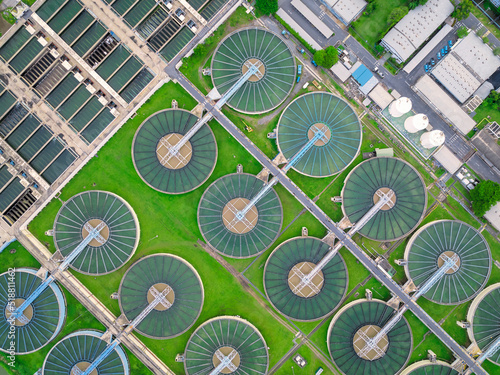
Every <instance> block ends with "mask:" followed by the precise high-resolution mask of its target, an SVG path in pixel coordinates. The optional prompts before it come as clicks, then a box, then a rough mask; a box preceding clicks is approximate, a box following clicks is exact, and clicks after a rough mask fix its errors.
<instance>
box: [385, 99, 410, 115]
mask: <svg viewBox="0 0 500 375" xmlns="http://www.w3.org/2000/svg"><path fill="white" fill-rule="evenodd" d="M410 111H411V100H410V99H408V98H406V97H404V96H403V97H401V98H399V99H397V100H394V101H393V102H392V103H391V104H390V105H389V113H390V114H391V116H392V117H401V116H403V115H404V114H405V113H408V112H410Z"/></svg>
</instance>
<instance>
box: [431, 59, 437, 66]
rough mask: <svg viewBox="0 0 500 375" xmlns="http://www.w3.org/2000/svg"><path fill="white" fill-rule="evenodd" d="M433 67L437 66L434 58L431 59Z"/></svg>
mask: <svg viewBox="0 0 500 375" xmlns="http://www.w3.org/2000/svg"><path fill="white" fill-rule="evenodd" d="M431 65H432V66H434V65H436V60H434V58H432V59H431Z"/></svg>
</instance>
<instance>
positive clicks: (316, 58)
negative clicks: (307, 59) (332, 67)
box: [314, 49, 326, 66]
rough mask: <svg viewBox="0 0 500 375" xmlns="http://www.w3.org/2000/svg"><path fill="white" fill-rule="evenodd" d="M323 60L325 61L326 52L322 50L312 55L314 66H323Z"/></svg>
mask: <svg viewBox="0 0 500 375" xmlns="http://www.w3.org/2000/svg"><path fill="white" fill-rule="evenodd" d="M325 59H326V52H325V50H324V49H320V50H319V51H316V53H315V54H314V61H316V64H318V65H321V66H324V65H325Z"/></svg>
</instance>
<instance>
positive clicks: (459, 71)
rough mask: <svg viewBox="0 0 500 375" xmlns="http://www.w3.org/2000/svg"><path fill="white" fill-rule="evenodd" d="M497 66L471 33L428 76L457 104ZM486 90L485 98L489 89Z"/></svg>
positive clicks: (499, 60) (489, 51) (487, 48)
mask: <svg viewBox="0 0 500 375" xmlns="http://www.w3.org/2000/svg"><path fill="white" fill-rule="evenodd" d="M498 67H500V58H499V57H498V56H495V55H494V54H493V50H492V49H491V47H490V46H488V45H487V44H485V43H484V42H483V41H482V39H481V38H480V37H479V36H478V35H476V34H475V33H473V32H471V33H469V35H467V36H466V37H465V38H463V39H461V40H459V42H458V43H457V44H455V45H454V46H453V48H452V50H451V51H450V53H448V55H446V56H445V57H444V59H442V60H441V61H440V62H438V64H437V65H436V67H435V68H434V69H432V71H431V74H432V75H433V76H434V78H436V80H437V81H438V82H439V83H441V85H443V86H444V87H445V88H446V89H447V90H448V91H449V92H450V93H451V94H452V95H453V96H454V97H455V98H456V99H457V100H458V101H459V102H460V103H464V102H465V101H467V99H469V98H470V97H471V95H473V94H474V93H475V92H476V91H477V90H478V89H479V87H480V86H481V85H482V84H483V83H484V82H485V81H486V80H487V79H488V78H489V77H490V76H491V75H492V74H493V73H494V72H495V71H496V70H497V69H498ZM491 88H493V86H491ZM486 91H487V92H486V96H487V95H488V94H489V90H486ZM482 96H484V95H482ZM482 99H484V98H482Z"/></svg>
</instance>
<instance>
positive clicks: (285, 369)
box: [275, 345, 333, 375]
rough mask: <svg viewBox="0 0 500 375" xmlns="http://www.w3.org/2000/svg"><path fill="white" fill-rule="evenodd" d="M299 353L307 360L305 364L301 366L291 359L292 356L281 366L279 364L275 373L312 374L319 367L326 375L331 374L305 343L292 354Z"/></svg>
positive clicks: (287, 374) (277, 374)
mask: <svg viewBox="0 0 500 375" xmlns="http://www.w3.org/2000/svg"><path fill="white" fill-rule="evenodd" d="M297 354H299V355H300V356H301V357H302V358H304V359H305V360H306V361H307V364H306V365H305V366H304V367H303V368H301V367H299V366H297V364H296V363H295V362H294V361H293V357H292V358H290V359H289V360H288V361H286V362H285V363H284V364H283V366H281V367H280V368H279V369H278V371H276V372H275V374H276V375H290V374H296V375H312V374H314V373H315V372H316V370H318V369H319V368H320V367H322V368H323V370H324V371H323V373H322V374H326V375H332V374H333V373H332V372H331V371H330V370H329V369H328V367H326V366H325V364H324V363H323V362H321V360H320V359H319V358H318V357H317V356H316V355H315V354H314V353H313V351H312V350H311V349H310V348H309V347H307V346H306V345H302V346H301V347H300V348H299V350H297V352H296V353H295V354H294V355H293V356H294V357H295V355H297ZM292 368H293V369H292Z"/></svg>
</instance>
